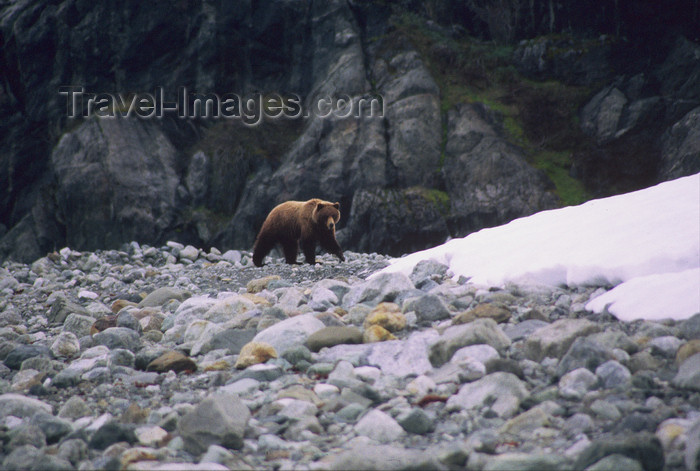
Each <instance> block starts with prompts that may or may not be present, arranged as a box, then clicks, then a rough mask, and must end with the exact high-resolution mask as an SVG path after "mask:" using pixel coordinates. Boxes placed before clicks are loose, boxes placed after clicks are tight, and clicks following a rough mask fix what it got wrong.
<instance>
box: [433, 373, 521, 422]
mask: <svg viewBox="0 0 700 471" xmlns="http://www.w3.org/2000/svg"><path fill="white" fill-rule="evenodd" d="M527 396H528V391H527V388H526V387H525V383H523V382H522V381H520V380H519V379H518V377H517V376H515V375H514V374H511V373H502V372H498V373H492V374H490V375H487V376H484V377H483V378H481V379H479V380H477V381H474V382H473V383H467V384H465V385H463V386H462V387H461V388H460V389H459V392H458V393H457V394H455V395H453V396H450V398H449V399H448V400H447V406H448V407H449V408H450V409H475V408H480V407H482V406H484V405H485V404H487V403H488V404H490V408H491V409H492V410H493V411H494V412H495V413H496V414H497V415H498V416H499V417H503V418H508V417H511V416H513V415H514V414H515V413H517V412H518V409H519V408H520V402H521V401H522V400H523V399H525V398H526V397H527Z"/></svg>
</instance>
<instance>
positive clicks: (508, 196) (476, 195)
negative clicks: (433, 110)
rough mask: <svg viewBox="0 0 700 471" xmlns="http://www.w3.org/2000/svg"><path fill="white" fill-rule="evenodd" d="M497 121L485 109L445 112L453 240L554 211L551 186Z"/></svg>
mask: <svg viewBox="0 0 700 471" xmlns="http://www.w3.org/2000/svg"><path fill="white" fill-rule="evenodd" d="M499 119H500V118H499V117H498V116H497V115H496V114H495V113H494V112H493V111H491V110H489V109H488V108H486V107H485V106H483V105H474V104H469V105H458V106H456V107H455V108H453V109H451V110H449V111H448V113H447V144H446V147H445V164H444V166H443V171H442V173H443V177H444V180H445V189H446V191H447V194H448V195H449V204H450V210H449V216H448V219H447V224H448V227H449V229H450V233H451V234H453V235H462V236H463V235H467V234H469V233H471V232H474V231H477V230H479V229H483V228H484V227H491V226H497V225H499V224H503V223H505V222H508V221H510V220H511V219H514V218H517V217H521V216H527V215H530V214H532V213H535V212H537V211H541V210H544V209H550V208H554V207H556V205H557V198H556V197H555V196H554V195H553V194H552V193H550V191H551V190H553V185H552V183H551V182H550V181H549V179H548V178H547V177H546V176H545V175H544V173H542V172H541V171H539V170H535V169H534V168H532V167H530V166H529V165H528V164H527V162H526V161H525V157H524V155H523V153H522V151H520V149H518V148H517V147H515V146H513V145H511V144H509V143H508V142H507V141H506V140H504V139H503V138H502V137H501V135H500V128H501V124H500V122H499Z"/></svg>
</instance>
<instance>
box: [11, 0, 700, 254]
mask: <svg viewBox="0 0 700 471" xmlns="http://www.w3.org/2000/svg"><path fill="white" fill-rule="evenodd" d="M404 7H405V5H404ZM392 12H393V10H392V9H391V8H389V7H387V6H386V5H375V4H364V3H355V2H344V1H340V0H335V1H329V2H312V1H302V2H286V1H281V0H280V1H272V2H268V3H266V4H265V5H262V6H261V5H258V4H257V3H254V2H247V1H242V2H235V4H229V3H225V4H216V5H214V4H210V3H208V2H199V1H192V2H179V3H177V4H175V5H173V4H170V3H162V4H161V3H152V4H148V5H145V4H143V3H140V2H137V1H129V2H126V3H122V4H120V5H116V4H110V3H99V2H93V3H85V2H82V1H78V0H65V1H60V2H56V3H53V4H50V5H49V4H44V3H41V2H29V1H20V2H13V3H11V4H7V5H3V6H2V8H0V44H1V45H2V53H0V65H1V67H0V78H1V79H2V80H0V113H2V115H3V120H2V122H1V123H0V149H2V150H1V151H0V187H1V188H2V189H3V191H2V192H0V259H4V258H8V257H10V258H15V259H20V260H34V259H36V258H38V257H40V256H42V255H43V254H45V253H46V252H49V251H52V250H56V249H60V248H61V247H63V246H65V245H70V246H71V247H75V248H78V249H97V248H101V247H105V248H107V247H117V246H119V245H120V244H122V243H125V242H129V241H131V240H139V241H142V242H145V243H151V244H160V243H163V242H165V241H166V240H179V241H180V242H183V243H191V244H195V245H199V246H209V245H216V246H217V247H220V248H222V249H227V248H239V249H248V248H250V247H251V245H252V243H253V240H254V237H255V234H256V231H257V229H258V228H259V227H260V225H261V223H262V221H263V219H264V217H265V215H266V214H267V212H268V211H269V210H270V209H271V208H272V207H273V206H274V205H276V204H277V203H279V202H281V201H284V200H288V199H302V200H303V199H308V198H311V197H321V198H324V199H328V200H332V201H339V202H340V203H341V212H342V214H343V216H342V219H341V221H340V225H339V228H340V229H341V230H340V233H339V237H340V239H341V240H342V241H343V244H344V245H343V246H344V248H347V249H354V250H364V251H371V252H375V251H376V252H381V253H391V254H394V255H399V254H401V253H405V252H408V251H414V250H418V249H422V248H425V247H428V246H431V245H435V244H439V243H441V242H443V241H444V240H445V239H446V238H448V237H457V236H463V235H466V234H468V233H469V232H471V231H475V230H478V229H481V228H483V227H486V226H493V225H497V224H502V223H505V222H507V221H509V220H511V219H513V218H516V217H520V216H524V215H529V214H532V213H534V212H536V211H539V210H542V209H547V208H551V207H554V206H556V205H557V204H558V201H557V198H556V197H555V196H553V193H552V192H553V188H554V187H553V186H552V184H551V182H549V181H548V179H547V178H546V177H545V176H544V174H543V173H542V172H540V171H536V170H534V169H533V168H532V167H531V165H530V163H529V162H528V159H527V155H526V152H525V151H524V150H523V149H521V148H519V147H518V146H516V145H513V139H512V137H509V136H508V134H507V133H506V132H504V130H503V125H502V118H503V117H502V116H500V115H499V113H497V112H496V111H494V110H491V109H489V108H488V107H487V106H485V105H481V104H478V103H471V104H453V103H451V102H449V100H446V98H445V96H444V94H445V91H444V90H441V87H443V86H444V84H443V83H442V82H441V80H443V79H444V78H439V77H436V76H434V73H435V72H434V70H435V69H434V64H431V61H432V58H431V57H426V56H425V55H421V54H419V52H418V51H419V48H417V47H416V46H415V44H413V43H412V42H411V41H410V40H409V39H408V38H407V37H406V36H405V35H403V34H402V33H401V32H397V30H396V29H395V24H394V23H393V22H392V20H390V17H391V14H392ZM417 14H418V15H421V14H423V13H421V12H420V11H418V12H417ZM428 26H429V28H432V30H429V31H438V30H440V28H441V26H439V25H437V24H429V25H428ZM445 31H446V32H447V33H445V34H447V35H448V36H449V35H452V34H453V33H454V34H459V33H458V32H459V30H458V29H454V28H446V29H445ZM455 31H457V33H455ZM441 34H442V33H441ZM614 44H615V43H614V41H609V40H607V39H604V40H594V41H592V42H590V41H589V42H586V41H578V42H576V41H573V42H571V41H569V42H567V41H566V40H546V41H539V42H538V41H530V42H525V43H522V44H521V45H520V46H518V48H516V49H515V54H514V57H513V64H514V65H516V66H517V67H518V68H519V69H520V70H521V72H522V73H524V74H526V75H529V76H532V77H534V78H535V79H538V80H549V79H552V78H554V79H558V80H562V81H564V82H566V83H575V84H585V85H587V86H591V87H592V88H594V89H595V90H594V93H593V96H592V99H591V101H590V103H589V104H588V105H587V106H586V107H584V108H583V110H582V112H581V126H582V129H583V130H584V131H585V132H587V133H588V135H589V136H590V139H591V149H590V152H586V153H585V155H579V156H575V159H574V160H575V165H574V168H573V171H574V172H576V175H575V176H576V177H578V178H579V179H581V180H583V181H584V182H586V183H587V184H588V186H589V187H590V188H592V189H593V190H594V191H593V193H594V194H595V193H596V191H598V192H605V191H607V190H609V188H610V187H611V186H614V183H616V182H618V181H623V183H624V182H625V181H630V182H632V183H630V185H632V186H633V185H634V184H637V185H639V182H640V181H641V182H644V183H653V182H655V181H658V180H663V179H667V178H674V177H675V176H680V175H683V174H687V173H691V172H694V171H698V170H697V164H696V162H697V161H698V159H697V149H696V147H697V146H695V145H694V143H695V141H696V139H694V136H695V135H696V134H697V119H695V118H696V114H697V113H696V110H697V107H698V105H700V103H698V96H697V90H698V89H700V88H698V87H697V85H698V77H700V74H699V72H698V70H699V69H698V66H697V60H696V59H695V58H696V57H697V45H696V44H694V43H692V42H690V41H687V40H679V41H678V42H677V43H676V44H675V46H674V47H673V48H672V49H671V50H670V52H669V54H668V58H667V60H666V61H665V62H664V63H663V66H662V67H659V68H658V70H655V71H654V72H653V73H652V74H636V75H630V76H621V77H618V78H614V77H615V76H616V75H615V74H614V70H613V68H612V66H611V63H612V62H611V61H612V59H611V57H612V55H613V54H612V53H613V46H614ZM591 45H595V46H596V47H591V48H587V46H591ZM567 48H568V49H567ZM552 50H556V53H557V54H555V55H554V56H553V55H552V53H551V51H552ZM548 51H549V52H548ZM431 67H433V68H431ZM447 72H451V73H457V72H455V71H447ZM604 82H610V83H607V85H605V86H602V85H601V86H602V88H595V87H598V85H596V84H599V83H604ZM65 85H74V86H82V87H84V89H85V90H86V91H88V92H109V93H129V92H136V93H153V92H154V91H155V90H156V88H157V87H162V88H163V90H165V92H166V95H167V96H166V99H174V94H175V93H176V92H177V90H178V87H187V89H188V90H189V91H193V92H200V93H218V94H224V93H229V92H231V93H237V94H240V95H242V96H245V95H246V94H248V93H253V92H261V93H267V92H279V93H282V94H292V93H293V94H296V95H298V96H300V97H302V99H303V100H304V105H305V106H311V105H313V104H314V103H317V102H318V100H319V99H320V98H324V97H335V98H339V97H348V98H351V99H353V100H356V101H357V100H360V99H365V100H370V99H372V98H376V97H381V98H382V99H383V101H382V104H383V107H382V111H383V112H382V113H375V114H374V116H373V117H368V116H363V117H360V118H345V119H341V118H338V117H328V118H320V117H313V116H311V117H309V118H307V119H297V120H291V121H292V122H288V121H285V120H281V119H280V120H269V121H267V122H264V123H262V124H260V125H259V126H255V127H246V126H244V125H242V124H240V123H238V125H233V124H232V123H224V122H222V121H221V120H219V121H216V120H193V119H186V120H183V119H178V118H177V117H174V116H166V118H163V119H136V118H129V119H121V120H112V119H110V120H108V119H97V118H89V119H78V120H70V119H68V118H67V117H66V111H67V110H66V105H67V103H66V97H65V96H61V95H59V93H58V91H59V87H61V86H65ZM659 123H662V125H661V126H659V125H658V124H659ZM229 124H231V125H230V126H229ZM621 188H623V189H624V185H621Z"/></svg>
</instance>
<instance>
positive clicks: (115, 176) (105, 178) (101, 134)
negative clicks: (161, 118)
mask: <svg viewBox="0 0 700 471" xmlns="http://www.w3.org/2000/svg"><path fill="white" fill-rule="evenodd" d="M176 152H177V151H176V149H175V147H174V146H173V145H172V144H171V143H170V141H169V140H168V138H167V137H166V136H165V135H164V134H163V132H162V131H161V130H160V129H159V128H158V126H156V125H155V124H153V123H151V122H149V121H148V120H144V121H140V120H129V119H103V120H98V119H89V120H87V121H85V122H84V123H83V124H82V125H80V126H79V127H78V128H77V129H75V130H74V131H72V132H69V133H67V134H65V135H64V136H63V137H62V138H61V140H60V141H59V142H58V144H57V145H56V148H55V149H54V151H53V153H52V154H51V163H52V165H53V168H54V172H55V174H56V180H57V192H56V199H57V204H58V208H59V212H60V213H61V214H62V218H63V220H64V221H65V225H66V234H67V240H66V242H67V244H69V245H70V246H71V247H80V248H83V249H95V248H101V247H114V246H117V245H118V244H120V243H122V242H125V241H129V240H150V241H158V240H159V239H160V238H161V237H163V234H164V232H165V230H166V229H168V228H169V227H170V225H171V224H172V223H173V218H174V213H175V206H176V200H175V198H176V190H177V186H178V184H179V178H178V175H177V173H176V170H175V164H176ZM110 208H112V210H110ZM94 227H100V228H101V230H100V231H94V230H92V228H94Z"/></svg>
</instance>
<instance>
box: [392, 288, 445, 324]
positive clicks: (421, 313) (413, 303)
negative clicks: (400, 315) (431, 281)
mask: <svg viewBox="0 0 700 471" xmlns="http://www.w3.org/2000/svg"><path fill="white" fill-rule="evenodd" d="M409 311H413V312H415V313H416V316H418V321H419V322H433V321H440V320H443V319H449V318H450V311H449V309H447V306H446V305H445V303H444V302H443V301H442V299H440V298H439V297H437V296H436V295H434V294H426V295H425V296H421V297H419V298H412V299H408V300H407V301H406V302H405V303H404V304H403V312H409Z"/></svg>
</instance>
